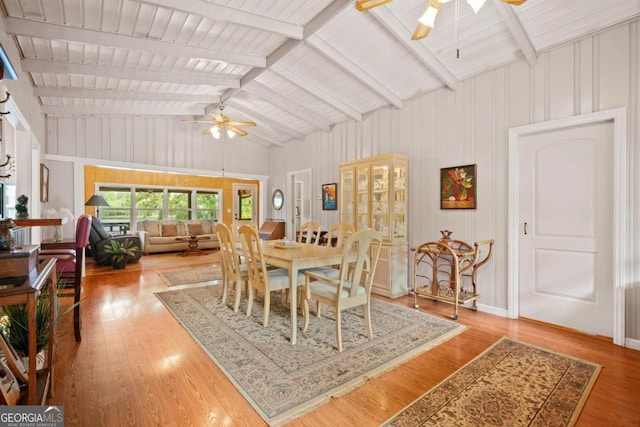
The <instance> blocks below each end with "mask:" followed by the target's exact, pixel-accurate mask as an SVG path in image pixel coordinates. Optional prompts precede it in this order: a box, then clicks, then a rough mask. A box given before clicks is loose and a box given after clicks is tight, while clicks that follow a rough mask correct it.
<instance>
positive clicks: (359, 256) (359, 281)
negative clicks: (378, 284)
mask: <svg viewBox="0 0 640 427" xmlns="http://www.w3.org/2000/svg"><path fill="white" fill-rule="evenodd" d="M381 249H382V233H381V232H380V231H376V230H374V229H371V228H365V229H362V230H358V231H356V232H354V233H353V234H352V235H351V236H349V238H348V239H347V241H346V242H345V244H344V247H343V252H342V253H343V255H342V262H341V263H340V275H339V281H340V285H339V286H340V288H342V287H343V285H344V284H345V283H347V282H348V283H350V284H351V286H350V287H349V297H355V296H356V295H358V294H359V293H360V292H361V291H359V290H358V287H362V286H363V287H364V290H365V295H367V296H368V295H370V293H371V287H372V286H373V278H374V276H375V273H376V267H377V265H378V258H379V257H380V250H381ZM354 253H355V260H354V259H353V254H354ZM354 285H356V286H354ZM341 293H342V289H340V290H339V291H338V295H341Z"/></svg>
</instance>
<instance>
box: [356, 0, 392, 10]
mask: <svg viewBox="0 0 640 427" xmlns="http://www.w3.org/2000/svg"><path fill="white" fill-rule="evenodd" d="M391 1H393V0H358V1H357V2H356V9H358V10H359V11H360V12H364V11H365V10H369V9H373V8H374V7H378V6H382V5H383V4H385V3H389V2H391Z"/></svg>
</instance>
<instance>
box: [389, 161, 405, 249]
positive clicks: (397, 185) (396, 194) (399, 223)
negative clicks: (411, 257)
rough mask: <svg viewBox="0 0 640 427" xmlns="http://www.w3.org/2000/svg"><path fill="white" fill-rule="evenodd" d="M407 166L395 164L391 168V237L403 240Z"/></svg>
mask: <svg viewBox="0 0 640 427" xmlns="http://www.w3.org/2000/svg"><path fill="white" fill-rule="evenodd" d="M406 175H407V166H406V165H404V164H395V165H394V166H393V204H392V206H391V209H392V211H393V224H392V227H393V234H392V237H393V238H394V239H395V238H399V239H404V238H406V237H407V194H406V193H407V181H406V179H407V176H406Z"/></svg>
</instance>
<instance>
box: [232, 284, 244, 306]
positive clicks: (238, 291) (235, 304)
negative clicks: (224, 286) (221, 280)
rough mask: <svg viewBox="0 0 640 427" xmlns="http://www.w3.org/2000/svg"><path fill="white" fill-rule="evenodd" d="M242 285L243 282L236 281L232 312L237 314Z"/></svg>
mask: <svg viewBox="0 0 640 427" xmlns="http://www.w3.org/2000/svg"><path fill="white" fill-rule="evenodd" d="M242 285H243V281H242V280H240V281H236V300H235V302H234V303H233V312H234V313H237V312H238V310H239V309H240V299H241V298H242Z"/></svg>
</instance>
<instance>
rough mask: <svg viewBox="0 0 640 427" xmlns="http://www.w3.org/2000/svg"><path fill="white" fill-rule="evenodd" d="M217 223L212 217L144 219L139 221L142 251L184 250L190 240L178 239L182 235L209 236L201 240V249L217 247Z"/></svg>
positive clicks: (147, 252)
mask: <svg viewBox="0 0 640 427" xmlns="http://www.w3.org/2000/svg"><path fill="white" fill-rule="evenodd" d="M215 227H216V223H215V221H214V220H212V219H192V220H186V221H176V220H150V219H146V220H142V221H138V224H137V229H138V237H139V238H140V242H141V245H142V246H141V247H142V252H143V253H144V254H145V255H146V254H153V253H159V252H175V251H184V250H186V249H187V248H188V247H189V242H187V241H180V240H176V239H177V238H180V237H188V236H191V235H196V236H198V237H208V239H206V240H200V241H199V242H198V247H199V248H201V249H217V248H219V247H220V245H219V244H218V237H217V236H216V234H215V233H216V232H215Z"/></svg>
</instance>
